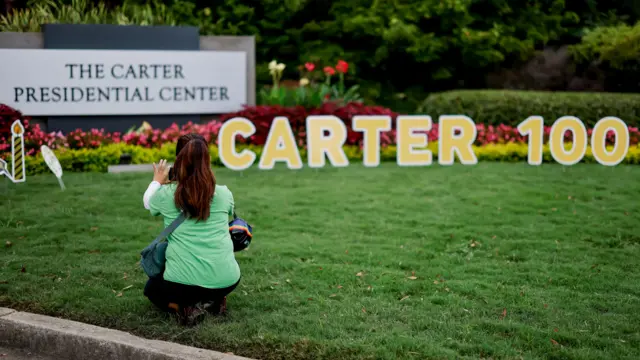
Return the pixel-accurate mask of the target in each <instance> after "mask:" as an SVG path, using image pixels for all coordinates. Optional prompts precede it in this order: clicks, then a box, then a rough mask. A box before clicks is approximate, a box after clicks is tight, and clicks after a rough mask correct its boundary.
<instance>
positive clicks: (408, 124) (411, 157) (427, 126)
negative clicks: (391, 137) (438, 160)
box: [396, 115, 433, 166]
mask: <svg viewBox="0 0 640 360" xmlns="http://www.w3.org/2000/svg"><path fill="white" fill-rule="evenodd" d="M396 122H397V124H398V125H397V140H396V142H397V157H396V162H397V163H398V165H399V166H425V165H431V163H432V162H433V154H432V153H431V150H428V149H417V148H419V147H422V148H424V147H426V146H427V142H428V140H429V138H428V137H427V134H416V133H414V131H415V130H425V131H429V130H431V126H432V122H431V116H427V115H401V116H398V118H397V120H396Z"/></svg>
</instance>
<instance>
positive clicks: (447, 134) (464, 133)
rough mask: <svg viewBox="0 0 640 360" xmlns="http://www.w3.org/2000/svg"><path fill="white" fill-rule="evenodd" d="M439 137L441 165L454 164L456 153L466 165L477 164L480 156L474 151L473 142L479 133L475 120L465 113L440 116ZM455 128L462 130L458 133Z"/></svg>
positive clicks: (439, 159) (439, 160)
mask: <svg viewBox="0 0 640 360" xmlns="http://www.w3.org/2000/svg"><path fill="white" fill-rule="evenodd" d="M438 122H439V123H440V126H439V135H438V137H439V139H438V162H439V163H440V165H453V160H454V157H455V153H458V157H459V158H460V162H461V163H462V164H464V165H475V164H477V163H478V158H477V157H476V154H475V153H474V152H473V148H472V147H471V145H473V142H474V141H475V140H476V136H477V135H478V129H476V125H475V124H474V123H473V120H471V118H469V117H468V116H464V115H442V116H440V120H439V121H438ZM455 130H460V134H458V135H456V134H455Z"/></svg>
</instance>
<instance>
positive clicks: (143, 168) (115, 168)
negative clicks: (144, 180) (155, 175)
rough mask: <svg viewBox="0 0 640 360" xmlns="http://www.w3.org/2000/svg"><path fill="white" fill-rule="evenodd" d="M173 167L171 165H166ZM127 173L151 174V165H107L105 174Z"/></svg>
mask: <svg viewBox="0 0 640 360" xmlns="http://www.w3.org/2000/svg"><path fill="white" fill-rule="evenodd" d="M167 165H169V166H173V163H171V164H167ZM128 172H153V164H130V165H109V166H108V167H107V173H110V174H120V173H128Z"/></svg>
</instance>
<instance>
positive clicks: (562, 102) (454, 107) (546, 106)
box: [419, 90, 640, 128]
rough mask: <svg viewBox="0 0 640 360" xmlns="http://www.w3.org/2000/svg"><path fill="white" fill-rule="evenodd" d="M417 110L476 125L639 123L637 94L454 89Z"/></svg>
mask: <svg viewBox="0 0 640 360" xmlns="http://www.w3.org/2000/svg"><path fill="white" fill-rule="evenodd" d="M419 113H421V114H428V115H431V116H432V117H433V118H434V120H436V121H437V118H438V116H440V115H452V114H464V115H467V116H469V117H470V118H472V119H473V121H474V122H475V123H476V124H480V123H482V124H492V125H498V124H507V125H512V126H517V125H518V124H519V123H521V122H523V121H524V120H525V119H526V118H528V117H529V116H532V115H540V116H542V117H544V122H545V125H549V126H550V125H552V124H553V122H554V121H556V120H557V119H558V118H559V117H561V116H565V115H571V116H576V117H578V118H579V119H580V120H582V122H584V124H585V125H586V126H587V127H588V128H589V127H593V126H594V125H595V124H596V122H597V121H598V120H600V119H601V118H603V117H605V116H616V117H619V118H620V119H622V120H623V121H624V122H625V123H626V124H627V126H630V127H638V126H640V94H618V93H595V92H592V93H590V92H546V91H515V90H456V91H447V92H443V93H437V94H432V95H430V96H429V97H427V99H426V100H425V101H424V102H423V103H422V104H421V106H420V107H419Z"/></svg>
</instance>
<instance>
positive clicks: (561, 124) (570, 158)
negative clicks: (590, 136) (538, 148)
mask: <svg viewBox="0 0 640 360" xmlns="http://www.w3.org/2000/svg"><path fill="white" fill-rule="evenodd" d="M567 130H568V131H571V133H572V134H573V144H572V147H571V150H569V151H566V150H565V149H564V133H565V132H566V131H567ZM549 148H550V150H551V156H552V157H553V159H554V160H555V161H556V162H558V163H559V164H562V165H573V164H577V163H579V162H580V160H582V158H583V157H584V154H586V153H587V129H586V128H585V127H584V124H583V123H582V121H580V119H578V118H577V117H575V116H563V117H561V118H559V119H558V120H556V122H554V123H553V126H551V135H550V138H549Z"/></svg>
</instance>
